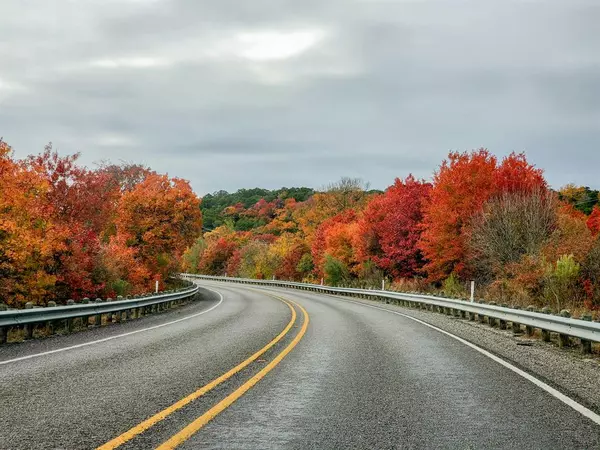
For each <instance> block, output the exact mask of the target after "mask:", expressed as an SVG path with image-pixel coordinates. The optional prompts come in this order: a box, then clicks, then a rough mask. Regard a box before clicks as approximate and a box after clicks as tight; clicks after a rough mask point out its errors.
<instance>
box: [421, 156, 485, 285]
mask: <svg viewBox="0 0 600 450" xmlns="http://www.w3.org/2000/svg"><path fill="white" fill-rule="evenodd" d="M495 172H496V158H495V157H494V156H492V155H491V154H490V153H489V152H488V151H487V150H485V149H480V150H477V151H474V152H471V153H456V152H454V153H450V154H449V155H448V159H447V160H445V161H444V162H443V163H442V165H441V166H440V168H439V170H438V171H437V172H436V173H435V175H434V178H433V189H432V190H431V196H430V200H429V202H428V203H427V205H426V206H425V208H424V213H423V232H422V235H421V239H420V241H419V248H420V249H421V251H422V252H423V256H424V257H425V258H426V259H427V261H428V262H427V264H426V265H425V266H424V270H425V271H426V272H427V274H428V275H429V278H430V279H431V280H432V281H439V280H442V279H444V278H445V277H446V276H448V275H449V274H450V273H452V272H457V273H459V274H461V273H464V271H465V268H466V266H465V260H466V255H467V244H466V239H465V235H466V233H465V231H466V228H467V227H468V226H469V223H470V219H471V217H472V216H473V214H475V213H476V212H478V211H480V209H481V208H482V206H483V204H484V203H485V202H486V201H487V199H488V198H489V197H490V196H491V195H492V193H493V192H494V191H495V183H494V180H495Z"/></svg>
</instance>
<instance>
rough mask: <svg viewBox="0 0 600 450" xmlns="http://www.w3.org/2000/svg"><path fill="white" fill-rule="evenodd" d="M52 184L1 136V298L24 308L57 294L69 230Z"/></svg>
mask: <svg viewBox="0 0 600 450" xmlns="http://www.w3.org/2000/svg"><path fill="white" fill-rule="evenodd" d="M49 191H50V186H49V184H48V182H47V181H46V179H45V178H44V177H43V176H41V175H40V173H38V172H37V171H35V170H32V169H31V168H30V167H29V166H28V165H27V164H24V163H22V162H19V161H15V160H14V159H13V155H12V149H11V148H10V147H9V146H8V144H6V143H5V142H3V141H2V140H0V301H1V302H5V303H7V304H9V305H14V306H19V305H22V304H23V303H25V302H26V301H33V302H34V303H38V304H44V303H45V302H46V301H47V300H49V299H52V298H54V286H55V283H56V280H57V277H56V270H57V266H56V263H57V257H58V255H60V253H61V252H62V251H64V239H65V234H64V231H65V230H64V229H62V228H60V227H57V226H56V224H55V223H54V221H53V214H54V211H53V208H52V207H51V205H49V204H48V202H47V195H48V193H49Z"/></svg>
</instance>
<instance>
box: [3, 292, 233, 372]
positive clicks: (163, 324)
mask: <svg viewBox="0 0 600 450" xmlns="http://www.w3.org/2000/svg"><path fill="white" fill-rule="evenodd" d="M205 289H208V290H209V291H211V292H214V293H216V294H218V296H219V302H218V303H217V304H216V305H214V306H211V307H210V308H208V309H207V310H204V311H201V312H199V313H196V314H192V315H190V316H186V317H182V318H181V319H177V320H172V321H170V322H165V323H161V324H160V325H153V326H151V327H148V328H142V329H141V330H135V331H129V332H127V333H123V334H117V335H116V336H110V337H107V338H103V339H98V340H96V341H90V342H84V343H83V344H77V345H71V346H69V347H63V348H59V349H56V350H49V351H47V352H41V353H34V354H33V355H27V356H21V357H19V358H14V359H7V360H5V361H0V366H2V365H4V364H10V363H14V362H18V361H25V360H27V359H32V358H37V357H39V356H46V355H52V354H54V353H60V352H66V351H67V350H74V349H76V348H81V347H87V346H88V345H94V344H100V343H102V342H106V341H112V340H113V339H119V338H123V337H127V336H131V335H132V334H137V333H143V332H144V331H150V330H156V329H157V328H162V327H166V326H167V325H173V324H174V323H179V322H183V321H184V320H189V319H193V318H194V317H198V316H201V315H202V314H206V313H207V312H210V311H212V310H213V309H215V308H216V307H217V306H219V305H220V304H221V303H223V296H222V295H221V293H220V292H217V291H215V290H214V289H210V288H205Z"/></svg>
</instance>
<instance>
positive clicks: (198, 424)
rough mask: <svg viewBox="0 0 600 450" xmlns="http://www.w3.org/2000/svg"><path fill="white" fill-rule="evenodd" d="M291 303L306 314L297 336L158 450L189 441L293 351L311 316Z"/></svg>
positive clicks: (164, 449) (157, 449)
mask: <svg viewBox="0 0 600 450" xmlns="http://www.w3.org/2000/svg"><path fill="white" fill-rule="evenodd" d="M278 298H279V299H280V300H283V299H282V298H281V297H278ZM289 301H290V302H291V303H293V304H294V305H296V306H297V307H298V308H300V310H301V311H302V314H303V316H304V322H303V323H302V328H301V329H300V331H299V332H298V334H297V335H296V337H295V338H294V339H293V340H292V342H290V343H289V345H288V346H287V347H286V348H285V349H283V351H282V352H281V353H279V354H278V355H277V356H276V357H275V358H274V359H273V360H272V361H271V362H270V363H269V364H267V365H266V366H265V367H264V368H263V369H262V370H260V371H259V372H258V373H257V374H256V375H254V376H253V377H252V378H250V379H249V380H248V381H246V382H245V383H244V384H243V385H241V386H240V387H239V388H238V389H236V390H235V391H233V392H232V393H231V394H229V395H228V396H227V397H225V398H224V399H223V400H221V401H220V402H219V403H217V404H216V405H215V406H213V407H212V408H210V409H209V410H208V411H206V412H205V413H204V414H202V415H201V416H200V417H198V418H197V419H196V420H194V421H193V422H192V423H190V424H189V425H188V426H186V427H185V428H183V429H182V430H180V431H179V432H178V433H177V434H175V435H174V436H173V437H171V438H170V439H169V440H167V441H166V442H164V443H162V444H161V445H159V446H158V447H157V448H156V450H168V449H174V448H176V447H177V446H179V445H181V444H183V443H184V442H185V441H187V440H188V439H189V438H190V437H191V436H193V435H194V434H195V433H197V432H198V431H199V430H200V429H201V428H202V427H203V426H205V425H206V424H207V423H208V422H210V421H211V420H212V419H214V418H215V417H216V416H217V415H218V414H220V413H221V412H223V411H224V410H225V409H226V408H228V407H229V406H231V405H232V404H233V403H234V402H235V401H236V400H238V399H239V398H240V397H241V396H242V395H244V394H245V393H246V392H247V391H248V390H249V389H250V388H252V387H253V386H254V385H255V384H256V383H258V382H259V381H260V380H261V379H263V378H264V377H265V376H266V375H267V374H268V373H269V372H270V371H271V370H273V368H275V366H277V365H278V364H279V363H280V362H281V361H282V360H283V358H285V357H286V355H287V354H288V353H289V352H291V351H292V349H293V348H294V347H295V346H296V345H297V344H298V342H300V339H302V337H303V336H304V334H305V333H306V329H307V328H308V322H309V317H308V313H307V312H306V310H305V309H304V308H303V307H302V306H301V305H299V304H298V303H296V302H292V301H291V300H289Z"/></svg>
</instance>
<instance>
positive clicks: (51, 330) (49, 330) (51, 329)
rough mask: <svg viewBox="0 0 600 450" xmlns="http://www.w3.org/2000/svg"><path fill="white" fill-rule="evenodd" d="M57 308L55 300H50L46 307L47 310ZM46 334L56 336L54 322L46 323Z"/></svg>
mask: <svg viewBox="0 0 600 450" xmlns="http://www.w3.org/2000/svg"><path fill="white" fill-rule="evenodd" d="M55 306H56V302H55V301H53V300H50V301H49V302H48V303H47V304H46V307H47V308H54V307H55ZM46 334H47V335H52V334H54V322H52V321H51V320H49V321H48V322H46Z"/></svg>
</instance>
